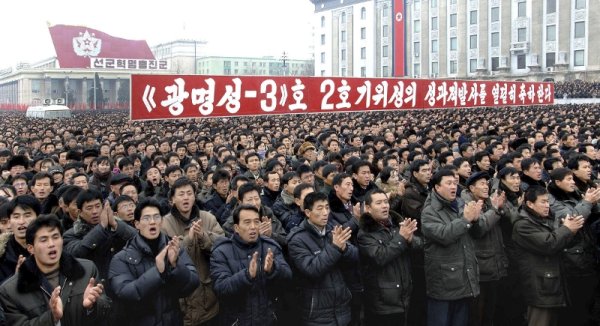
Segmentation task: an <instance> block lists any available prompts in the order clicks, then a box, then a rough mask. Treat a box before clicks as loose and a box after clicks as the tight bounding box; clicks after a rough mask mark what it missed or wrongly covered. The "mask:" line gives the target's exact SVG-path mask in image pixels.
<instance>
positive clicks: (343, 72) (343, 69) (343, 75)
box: [342, 68, 346, 77]
mask: <svg viewBox="0 0 600 326" xmlns="http://www.w3.org/2000/svg"><path fill="white" fill-rule="evenodd" d="M342 77H346V68H342Z"/></svg>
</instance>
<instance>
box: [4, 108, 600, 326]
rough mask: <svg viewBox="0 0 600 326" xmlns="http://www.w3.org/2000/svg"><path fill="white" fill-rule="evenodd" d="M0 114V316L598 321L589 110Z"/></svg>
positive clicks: (598, 128) (60, 320) (33, 321)
mask: <svg viewBox="0 0 600 326" xmlns="http://www.w3.org/2000/svg"><path fill="white" fill-rule="evenodd" d="M0 115H1V116H2V120H3V121H4V123H3V124H2V125H1V126H0V130H1V132H0V166H1V167H0V170H1V171H0V172H1V176H0V230H1V234H0V283H1V285H0V308H2V309H1V311H0V316H1V317H2V318H0V320H1V321H0V325H1V324H2V323H4V324H6V325H46V324H48V325H57V324H60V325H62V326H68V325H410V326H417V325H431V326H438V325H517V326H518V325H598V323H600V290H599V289H600V287H599V284H598V276H599V275H598V267H599V263H600V260H599V259H600V251H599V250H600V243H599V242H598V236H600V222H598V220H599V217H600V205H599V203H600V187H598V181H597V180H598V179H599V177H600V174H599V169H600V164H599V159H600V156H598V148H599V146H600V142H599V139H600V122H599V121H600V120H599V118H600V107H599V106H597V105H564V106H563V105H554V106H543V107H503V108H478V109H461V110H458V109H456V110H447V109H445V110H420V111H385V112H369V113H344V114H323V115H282V116H269V117H264V116H263V117H240V118H229V119H197V120H172V121H146V122H132V121H130V120H128V115H127V113H125V112H103V113H75V116H74V118H73V119H60V120H31V119H26V118H25V117H24V116H23V115H22V114H18V113H0Z"/></svg>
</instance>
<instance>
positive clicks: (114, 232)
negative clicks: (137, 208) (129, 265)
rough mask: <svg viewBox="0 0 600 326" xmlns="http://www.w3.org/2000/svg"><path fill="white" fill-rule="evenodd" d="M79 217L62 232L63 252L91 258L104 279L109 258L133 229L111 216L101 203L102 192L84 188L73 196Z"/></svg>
mask: <svg viewBox="0 0 600 326" xmlns="http://www.w3.org/2000/svg"><path fill="white" fill-rule="evenodd" d="M77 208H79V210H80V213H79V219H78V220H77V221H75V223H74V224H73V228H72V229H70V230H69V231H67V232H66V233H65V236H64V238H65V252H68V253H70V254H72V255H73V256H75V257H78V258H86V259H89V260H91V261H93V262H94V263H95V264H96V266H98V269H99V271H100V277H101V278H102V279H107V278H108V268H109V264H110V260H111V259H112V257H113V256H114V255H116V254H117V253H118V252H119V251H121V249H123V247H124V246H125V243H126V242H127V241H128V240H129V239H131V238H133V237H134V236H135V234H136V231H135V229H134V228H132V227H131V226H129V225H128V224H127V223H125V222H124V221H121V220H117V219H115V217H114V215H113V212H112V210H111V209H110V205H109V204H108V202H105V203H104V205H102V194H101V193H100V192H98V191H96V190H85V191H83V192H81V193H80V194H79V196H78V197H77Z"/></svg>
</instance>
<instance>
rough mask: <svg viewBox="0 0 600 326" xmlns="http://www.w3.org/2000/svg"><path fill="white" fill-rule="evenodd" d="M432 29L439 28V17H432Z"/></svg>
mask: <svg viewBox="0 0 600 326" xmlns="http://www.w3.org/2000/svg"><path fill="white" fill-rule="evenodd" d="M431 30H432V31H437V30H438V18H437V17H431Z"/></svg>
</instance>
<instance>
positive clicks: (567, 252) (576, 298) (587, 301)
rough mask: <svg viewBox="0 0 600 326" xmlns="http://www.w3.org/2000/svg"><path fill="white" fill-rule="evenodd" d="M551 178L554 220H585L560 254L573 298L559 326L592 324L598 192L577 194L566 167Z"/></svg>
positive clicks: (596, 277)
mask: <svg viewBox="0 0 600 326" xmlns="http://www.w3.org/2000/svg"><path fill="white" fill-rule="evenodd" d="M550 178H551V179H552V182H550V184H549V185H548V192H549V193H550V195H551V196H550V210H551V211H552V213H554V216H555V219H556V220H561V219H563V218H566V217H567V216H581V217H583V219H584V220H585V222H584V225H583V227H582V228H581V229H580V230H579V231H577V233H576V234H575V236H574V237H573V240H571V241H570V242H569V244H568V246H567V248H565V249H564V250H563V253H562V266H563V267H564V272H565V276H566V285H567V287H568V288H569V290H570V291H571V293H574V294H575V295H572V296H571V297H570V299H571V302H570V304H569V306H568V307H567V309H566V310H565V311H563V312H561V316H560V319H559V324H560V325H562V324H565V323H571V324H573V325H585V324H586V323H587V324H591V320H590V318H591V316H590V310H589V308H590V307H591V306H592V303H593V296H594V291H595V289H596V286H597V284H598V274H597V271H596V248H595V240H596V236H595V235H594V234H593V231H592V228H591V224H592V223H593V222H594V220H597V216H598V215H597V214H598V205H597V204H598V202H599V201H600V189H597V188H589V189H588V190H587V191H586V192H585V193H580V192H579V190H578V189H577V186H576V185H575V180H573V172H572V171H571V170H569V169H566V168H557V169H554V170H552V172H551V173H550Z"/></svg>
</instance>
